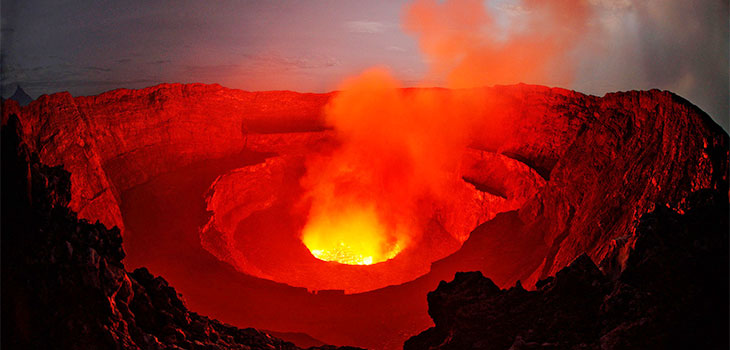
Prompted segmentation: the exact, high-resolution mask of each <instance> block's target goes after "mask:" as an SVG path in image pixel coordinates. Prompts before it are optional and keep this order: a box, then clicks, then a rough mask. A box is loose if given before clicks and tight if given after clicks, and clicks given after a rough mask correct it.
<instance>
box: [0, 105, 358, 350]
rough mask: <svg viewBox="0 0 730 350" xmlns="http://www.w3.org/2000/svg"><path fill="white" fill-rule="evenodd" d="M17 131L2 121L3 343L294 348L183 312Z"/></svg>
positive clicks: (66, 177)
mask: <svg viewBox="0 0 730 350" xmlns="http://www.w3.org/2000/svg"><path fill="white" fill-rule="evenodd" d="M21 130H22V129H21V127H20V122H19V120H18V119H17V118H16V117H15V116H9V118H8V119H7V124H6V125H4V126H3V127H2V169H3V176H2V189H3V190H2V207H3V216H2V243H3V244H2V267H3V273H2V295H3V308H2V320H3V322H2V331H3V334H4V336H3V337H2V347H3V348H8V349H10V348H24V349H28V348H36V349H50V348H54V349H89V348H93V349H282V350H296V349H299V348H298V347H296V346H295V345H294V344H292V343H288V342H285V341H282V340H280V339H277V338H274V337H272V336H270V335H268V334H266V333H263V332H260V331H258V330H256V329H253V328H248V329H239V328H236V327H233V326H230V325H227V324H224V323H221V322H219V321H217V320H214V319H210V318H208V317H205V316H201V315H199V314H197V313H194V312H191V311H189V310H188V309H187V308H186V306H185V302H184V300H183V299H182V297H181V295H179V294H178V293H177V292H176V291H175V289H174V288H173V287H171V286H170V285H169V284H168V283H167V281H165V280H164V279H163V278H162V277H155V276H153V275H152V274H150V273H149V271H147V269H146V268H139V269H137V270H135V271H133V272H127V271H125V269H124V265H123V264H122V259H123V258H124V256H125V253H124V250H123V248H122V237H121V234H120V231H119V229H118V228H116V227H115V228H112V229H107V228H106V227H105V226H104V225H103V224H101V223H100V222H99V221H97V222H96V223H89V222H88V221H87V220H84V219H81V220H79V219H78V217H77V214H76V213H75V212H73V211H71V210H70V209H69V208H68V204H69V202H70V201H71V182H70V174H69V173H68V172H66V171H65V170H64V169H63V168H62V167H60V166H56V167H49V166H46V165H44V164H42V163H40V162H39V156H38V154H37V153H34V152H31V151H30V148H29V147H28V146H27V145H25V144H24V143H23V142H22V139H21V138H20V133H21ZM312 349H335V347H331V346H323V347H317V348H312ZM339 349H348V348H347V347H344V348H339ZM349 349H354V348H349Z"/></svg>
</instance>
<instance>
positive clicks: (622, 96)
mask: <svg viewBox="0 0 730 350" xmlns="http://www.w3.org/2000/svg"><path fill="white" fill-rule="evenodd" d="M478 91H481V92H483V96H484V104H485V109H484V110H485V111H484V115H482V116H480V118H479V119H480V120H482V121H483V122H482V123H481V124H480V125H479V126H478V127H476V128H475V134H474V137H473V139H472V140H471V141H472V142H471V144H470V149H468V150H466V152H465V156H464V159H463V161H462V164H463V166H462V172H463V178H464V180H465V181H466V182H467V183H469V185H470V186H472V187H473V188H474V189H476V191H477V192H480V193H481V194H482V197H483V198H482V200H481V202H480V205H482V204H483V205H485V207H484V208H480V210H479V211H473V212H471V211H465V212H463V213H460V214H463V216H464V217H473V218H474V220H471V219H469V220H471V221H473V223H472V224H471V225H472V226H477V224H479V226H477V227H476V228H475V229H474V230H473V231H469V229H467V230H466V231H465V232H470V233H469V234H468V239H466V241H464V244H463V246H462V247H461V248H460V249H459V250H458V251H457V252H455V253H454V254H451V255H450V256H448V257H446V258H443V259H441V260H439V261H436V262H434V263H433V264H432V265H431V266H430V269H429V266H426V265H424V266H423V272H424V273H425V274H424V275H423V276H421V277H420V278H418V279H416V280H414V281H411V282H408V283H404V284H403V285H401V286H392V287H389V288H383V289H381V290H376V291H372V292H370V293H364V294H363V295H352V296H342V297H341V298H338V299H337V302H336V303H331V304H326V305H327V308H328V309H327V310H328V313H329V314H330V316H328V317H329V318H328V319H324V318H322V317H320V316H321V315H319V314H318V313H317V312H318V310H320V307H321V305H320V304H316V305H314V304H313V306H309V305H307V304H306V303H302V305H301V306H297V307H301V309H298V310H299V311H301V314H306V315H309V316H307V317H308V318H307V317H304V318H302V320H300V321H299V323H296V322H295V321H291V320H287V323H286V324H285V325H282V328H281V329H290V330H301V331H305V332H307V333H310V334H312V335H315V336H316V337H317V338H319V339H323V340H327V336H328V335H331V334H330V333H327V332H331V333H332V334H338V335H346V336H347V337H348V339H357V342H359V344H367V345H372V346H375V347H382V344H384V343H382V342H379V341H380V340H381V339H385V340H387V344H394V343H397V344H400V343H402V340H401V339H405V338H407V337H408V336H409V335H411V334H412V333H411V334H408V333H409V332H414V331H417V330H420V329H423V328H425V327H427V326H428V321H427V318H426V317H425V310H426V308H425V303H423V301H422V299H421V297H420V296H421V295H422V294H425V293H426V292H427V291H429V290H433V289H434V288H435V287H436V285H437V284H438V282H439V281H440V280H442V279H450V278H451V277H452V276H453V275H454V272H456V271H481V272H483V274H484V275H486V276H489V277H490V278H491V279H492V280H493V281H494V283H495V284H496V285H497V286H499V287H507V286H511V285H514V283H515V282H516V281H517V280H521V281H522V284H523V285H524V286H525V288H526V289H528V290H529V289H532V288H533V286H534V285H535V284H536V282H537V281H538V280H541V279H544V278H546V277H548V276H551V275H554V274H556V273H557V271H560V269H562V268H563V267H565V266H567V265H568V264H570V262H571V261H573V260H575V259H576V258H577V257H579V256H581V255H582V254H584V253H585V254H587V255H588V257H589V258H590V259H591V260H592V261H596V262H602V263H601V264H600V266H601V268H602V269H603V272H604V273H605V274H608V275H611V276H614V274H616V273H618V272H617V271H622V269H624V268H625V265H626V261H627V256H628V252H629V251H630V249H632V248H633V247H634V245H635V244H636V239H637V235H636V234H635V232H634V228H635V227H636V223H637V221H638V218H640V217H641V216H642V215H643V214H645V213H647V212H649V211H652V210H655V209H656V206H657V203H659V206H661V205H662V204H661V203H678V204H677V209H678V210H680V211H681V210H686V208H685V206H686V203H684V204H683V201H685V200H686V198H688V196H689V194H690V193H692V192H694V191H698V190H702V189H714V190H717V191H719V192H720V193H727V192H728V157H729V152H728V135H727V134H726V133H725V132H724V131H722V130H721V129H720V127H719V126H717V125H716V124H714V122H713V121H712V120H711V119H710V118H709V117H708V116H707V115H706V114H705V113H704V112H702V111H701V110H699V109H698V108H697V107H695V106H694V105H692V104H691V103H689V102H688V101H686V100H684V99H682V98H680V97H678V96H676V95H674V94H672V93H670V92H664V91H656V90H652V91H641V92H636V91H634V92H622V93H615V94H608V95H606V96H604V97H596V96H587V95H583V94H580V93H577V92H573V91H567V90H563V89H550V88H545V87H539V86H529V85H515V86H500V87H494V88H485V89H482V90H478ZM329 98H330V95H328V94H297V93H292V92H265V93H251V92H244V91H237V90H231V89H226V88H223V87H220V86H217V85H201V84H193V85H179V84H165V85H159V86H155V87H151V88H147V89H142V90H123V89H122V90H114V91H110V92H107V93H104V94H101V95H99V96H92V97H75V98H74V97H71V96H70V95H69V94H67V93H60V94H54V95H51V96H41V97H40V98H38V99H37V100H36V101H34V102H32V103H31V104H30V105H28V106H26V107H22V108H21V107H20V106H18V105H17V104H16V103H15V102H13V101H7V102H6V103H4V104H3V122H6V121H7V120H8V116H9V115H11V114H17V115H18V116H19V117H20V120H21V121H22V122H23V125H24V128H23V132H22V135H23V137H22V139H23V140H24V141H25V142H26V143H27V144H28V147H29V149H30V150H31V151H36V152H37V153H38V154H39V157H40V160H41V161H42V162H44V163H46V164H49V165H64V167H65V168H66V169H67V170H69V171H70V172H71V179H70V180H71V184H72V185H71V191H70V193H71V197H70V202H69V205H70V207H71V208H72V209H73V210H75V211H78V212H79V216H80V217H81V218H86V219H89V220H91V221H92V222H93V221H95V220H100V221H101V222H102V223H104V224H106V225H107V226H108V227H111V226H114V225H116V226H118V227H119V228H120V229H121V232H122V233H124V229H125V228H124V226H123V223H124V221H123V218H122V215H123V214H124V213H122V212H121V210H120V209H119V208H120V201H121V197H122V194H123V193H125V192H126V191H130V189H132V188H133V187H135V186H139V185H141V184H144V183H146V182H147V181H148V180H150V179H154V178H155V177H157V176H161V175H162V174H166V173H169V172H174V171H176V169H180V168H181V167H183V166H185V165H188V164H193V163H195V162H198V161H201V160H210V159H215V158H220V157H224V156H233V155H236V154H238V153H239V152H241V150H243V149H246V150H249V151H257V152H260V155H263V156H262V160H261V161H260V162H261V163H259V164H258V165H257V164H252V165H251V166H246V167H243V168H240V169H238V170H235V169H234V170H233V172H232V173H245V174H247V176H250V177H247V179H249V180H251V183H252V184H257V186H258V187H259V188H257V189H255V190H252V192H251V194H252V197H251V198H255V199H256V198H258V199H257V201H258V200H260V203H258V202H257V203H250V204H251V208H254V209H256V210H258V211H259V213H261V212H262V211H264V212H265V211H266V210H267V208H270V207H269V204H270V203H269V202H270V201H271V200H272V198H273V197H272V196H274V197H277V195H276V194H275V193H270V191H269V188H268V187H267V186H269V185H270V184H271V182H270V180H276V179H278V178H279V174H277V173H275V172H274V173H271V176H269V175H267V174H266V173H257V172H256V171H257V169H259V170H266V169H269V168H270V167H267V166H262V165H261V164H265V163H264V162H265V160H264V159H263V158H268V159H270V162H279V161H280V160H283V162H284V163H286V164H285V165H286V166H283V167H282V168H287V167H290V166H291V165H292V164H291V163H289V162H288V161H287V160H289V159H301V155H302V154H306V152H309V151H310V150H312V149H317V148H321V147H326V145H327V144H328V142H330V139H331V136H330V135H329V133H330V131H327V130H325V128H324V126H323V123H322V121H321V116H320V111H321V108H322V106H324V105H325V104H326V103H327V101H328V100H329ZM323 145H324V146H323ZM274 155H278V156H280V158H279V157H277V158H274V157H273V156H274ZM221 175H225V174H221ZM267 181H268V182H267ZM222 183H223V182H221V184H222ZM231 184H232V185H235V186H237V185H238V184H236V183H233V182H232V183H231ZM261 184H263V187H262V185H261ZM210 185H213V183H211V184H210ZM235 186H229V187H231V188H235ZM215 194H216V193H213V194H212V197H211V198H216V199H214V200H213V202H216V201H218V202H220V203H218V204H216V206H219V207H220V208H228V207H235V206H236V205H238V203H236V202H235V198H234V200H230V199H231V198H229V197H230V196H226V194H225V193H223V192H221V193H217V195H218V197H215ZM190 198H200V201H201V203H202V201H203V196H202V195H197V194H195V195H194V196H191V197H190ZM226 198H228V199H226ZM278 200H280V198H278V197H277V198H276V199H275V202H276V201H278ZM221 201H222V202H221ZM223 202H225V203H223ZM275 202H274V203H275ZM232 204H233V205H232ZM273 206H274V207H275V206H276V204H274V205H273ZM203 207H204V204H203ZM249 209H250V208H249ZM259 209H262V210H259ZM214 211H215V210H214ZM224 211H226V210H224ZM485 213H486V214H488V215H484V214H485ZM162 214H165V213H164V212H162ZM238 214H240V212H239V213H238ZM196 215H197V214H196ZM244 216H245V215H244ZM270 217H276V216H273V215H269V216H266V215H259V217H258V218H257V219H259V220H261V218H270ZM247 218H248V219H249V220H250V219H251V218H250V217H245V218H239V219H237V220H235V221H236V222H233V221H230V219H231V217H223V216H221V217H218V216H217V215H214V216H212V217H211V218H210V219H211V221H212V222H217V221H218V220H220V223H222V224H223V223H225V224H226V225H221V226H230V227H235V226H236V225H237V224H238V223H239V222H240V221H241V220H243V219H247ZM443 219H444V222H441V224H442V225H444V224H445V223H449V224H448V225H452V226H453V227H458V226H460V225H461V226H463V223H464V222H466V221H469V220H465V219H463V218H459V217H454V218H450V217H444V218H443ZM166 220H170V221H173V220H176V218H166ZM226 220H228V221H226ZM484 220H486V222H483V223H482V221H484ZM269 221H271V220H269ZM471 221H470V222H471ZM203 223H204V222H203ZM448 225H444V226H448ZM155 227H163V228H164V227H165V225H160V226H155ZM460 230H462V231H464V230H463V227H462V229H460ZM191 231H192V232H194V237H193V239H189V238H185V240H184V241H185V242H188V241H193V242H194V244H197V245H198V247H199V245H200V244H201V243H202V244H203V245H205V244H208V248H210V249H209V250H208V251H211V252H213V253H214V254H215V255H216V256H218V258H219V259H221V260H224V261H228V262H231V264H232V265H234V266H235V264H236V262H235V261H236V259H238V257H235V256H233V255H231V256H227V255H226V254H231V252H234V253H235V249H233V250H231V249H228V248H226V249H222V248H221V247H226V246H227V245H230V244H229V243H230V242H229V241H226V240H225V239H224V238H226V237H230V235H231V232H219V234H220V235H217V236H216V235H213V236H210V235H205V234H204V235H203V237H202V238H203V242H201V241H200V237H198V231H197V227H193V228H192V230H191ZM146 234H155V231H154V230H150V232H149V233H146ZM252 234H256V232H253V233H252ZM462 238H466V237H462ZM158 243H159V244H163V243H165V242H162V241H160V242H158ZM437 243H439V242H437ZM176 247H177V248H176V249H178V248H179V245H178V246H176ZM212 247H214V248H212ZM456 248H458V247H456ZM456 248H454V249H456ZM156 249H163V248H156ZM239 251H241V250H239ZM243 253H245V251H244V252H243ZM176 254H177V252H176V251H173V250H170V251H169V252H168V254H156V256H155V259H158V260H159V259H165V257H168V256H169V257H168V258H167V259H169V261H167V262H166V264H167V265H172V264H176V265H179V264H181V262H180V261H178V260H177V255H176ZM284 256H285V257H287V258H288V257H289V255H284ZM277 257H279V255H277ZM611 257H618V258H616V259H613V258H611ZM244 258H245V262H246V263H248V264H252V261H251V259H250V257H244ZM239 261H244V260H241V259H239ZM252 265H255V264H252ZM159 266H165V264H162V263H161V264H159ZM254 268H258V266H254ZM190 270H191V271H192V270H193V269H190ZM290 270H291V269H290ZM315 270H316V271H319V267H318V268H317V269H315ZM251 271H254V269H252V270H251ZM289 272H290V273H291V272H292V271H289ZM190 273H192V272H189V273H188V272H186V274H185V276H184V277H185V278H193V277H190ZM206 273H210V271H206ZM419 273H420V272H419ZM225 275H226V276H232V274H225ZM261 276H264V273H262V274H261ZM199 277H201V276H199ZM181 278H183V277H181ZM231 278H233V277H231ZM375 278H377V276H375ZM246 281H248V280H246ZM249 282H250V281H249ZM210 283H219V282H218V281H211V282H210ZM247 283H248V282H247ZM292 283H293V282H292ZM248 284H250V283H248ZM248 284H244V283H242V284H241V286H244V285H248ZM293 284H294V283H293ZM373 285H374V284H373ZM219 287H220V288H233V287H230V286H229V284H228V283H225V282H220V285H219ZM237 288H238V287H237ZM245 288H246V287H240V288H239V289H240V291H231V292H230V293H229V294H221V295H236V294H237V293H239V294H240V293H243V291H244V290H245ZM277 288H278V287H277ZM282 288H283V287H282ZM282 290H283V289H282ZM210 293H211V294H210V295H209V294H205V293H204V292H200V293H198V296H199V298H200V300H204V301H207V300H208V299H209V298H210V297H211V295H213V293H214V292H213V291H211V292H210ZM251 293H253V291H251ZM282 295H288V294H286V293H284V292H282ZM216 296H219V295H217V294H216ZM307 298H309V296H308V295H305V296H302V300H309V299H307ZM234 299H235V298H234ZM234 299H231V300H230V301H227V302H226V303H223V304H225V306H221V307H218V308H217V309H216V312H217V316H218V317H224V318H225V319H230V320H239V321H240V322H241V323H242V324H244V323H245V324H248V323H252V322H254V323H255V322H258V320H259V319H265V320H267V322H268V321H270V320H271V319H274V318H276V315H271V314H270V313H272V312H274V311H270V310H262V311H261V314H263V315H265V316H260V317H259V318H258V319H256V318H255V317H258V316H256V315H253V314H246V313H245V311H246V310H247V309H250V308H253V307H259V306H260V303H255V302H251V303H249V304H247V301H240V300H238V301H236V300H234ZM320 299H322V300H324V299H326V298H325V297H324V296H321V297H320ZM363 300H368V301H369V302H373V301H375V300H380V303H381V304H378V305H380V307H368V308H362V310H360V309H359V313H360V314H361V316H359V318H357V317H358V316H357V315H355V316H352V315H347V317H344V316H343V317H339V316H337V317H336V316H335V315H340V316H342V315H345V314H346V313H348V312H349V310H352V309H353V308H358V307H360V306H358V305H361V304H362V302H363ZM234 301H236V303H240V305H239V304H236V303H234ZM270 301H271V303H274V302H276V301H275V300H273V299H272V300H270ZM280 303H282V305H277V306H276V307H273V306H272V307H271V310H287V311H286V312H288V311H289V308H290V307H292V306H290V305H285V304H286V302H285V301H280ZM201 304H203V303H202V302H201ZM254 304H256V305H254ZM267 305H268V304H267ZM322 305H324V302H323V304H322ZM394 310H396V311H394ZM397 310H405V311H403V312H401V313H399V314H397V315H394V313H397V312H398V311H397ZM277 312H280V311H277ZM241 315H244V316H245V317H244V316H241ZM257 315H258V314H257ZM281 318H283V316H282V317H281ZM345 319H346V320H348V322H349V321H350V320H351V321H352V322H351V323H352V324H358V325H359V327H351V326H348V325H347V324H346V323H347V322H341V321H336V320H345ZM382 319H387V320H388V321H387V322H388V324H387V325H385V324H383V323H382V322H381V321H380V320H382ZM244 321H245V322H244ZM292 322H293V323H292ZM327 322H329V323H327ZM276 326H277V325H272V326H267V327H269V328H271V329H277V328H276ZM373 329H377V330H378V331H379V332H380V334H382V337H381V338H380V339H374V338H373V337H372V336H371V335H370V334H368V331H366V330H373ZM386 333H387V334H386Z"/></svg>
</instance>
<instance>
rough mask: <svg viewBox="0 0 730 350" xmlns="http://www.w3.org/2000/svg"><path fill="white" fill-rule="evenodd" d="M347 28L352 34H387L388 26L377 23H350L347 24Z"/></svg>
mask: <svg viewBox="0 0 730 350" xmlns="http://www.w3.org/2000/svg"><path fill="white" fill-rule="evenodd" d="M345 27H346V28H347V30H348V31H349V32H351V33H365V34H378V33H383V32H385V30H386V29H387V27H388V26H387V25H386V24H384V23H380V22H375V21H349V22H345Z"/></svg>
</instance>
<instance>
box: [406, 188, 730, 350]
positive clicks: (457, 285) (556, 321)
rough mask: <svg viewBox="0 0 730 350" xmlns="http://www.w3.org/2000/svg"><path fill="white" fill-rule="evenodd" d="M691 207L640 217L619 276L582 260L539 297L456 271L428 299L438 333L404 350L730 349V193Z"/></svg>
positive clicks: (697, 198)
mask: <svg viewBox="0 0 730 350" xmlns="http://www.w3.org/2000/svg"><path fill="white" fill-rule="evenodd" d="M685 208H686V209H684V210H683V212H684V214H679V213H677V212H676V207H675V209H674V210H673V209H670V208H668V207H667V206H663V205H659V206H657V209H656V210H655V211H653V212H651V213H648V214H645V215H644V216H642V218H641V220H640V222H639V224H638V228H637V230H636V233H635V235H636V238H635V245H634V246H633V248H631V249H630V253H629V256H628V260H627V261H626V262H625V263H624V264H623V268H622V269H620V270H619V271H611V270H610V269H609V271H607V273H606V274H604V273H603V272H602V271H601V270H599V269H598V267H597V266H596V265H595V264H594V263H593V261H591V259H590V258H589V257H588V256H587V255H581V256H580V257H578V258H577V259H576V260H575V261H573V262H572V263H571V264H570V265H569V266H567V267H565V268H563V269H562V270H560V271H558V273H557V274H556V276H555V277H550V278H548V279H545V280H541V281H539V282H538V283H537V286H536V287H537V290H535V291H527V290H525V289H523V288H522V285H521V284H519V283H517V285H516V286H514V287H512V288H509V289H502V290H500V288H499V287H497V286H496V285H495V284H494V283H493V282H492V281H491V280H490V279H488V278H485V277H483V276H482V274H481V273H480V272H460V273H457V274H456V275H455V276H454V280H453V281H451V282H448V283H447V282H443V281H442V282H441V283H440V284H439V286H438V288H437V289H436V290H434V291H433V292H430V293H429V294H428V307H429V308H428V312H429V315H431V317H432V318H433V320H434V323H435V327H433V328H430V329H428V330H426V331H424V332H422V333H421V334H419V335H417V336H414V337H413V338H411V339H409V340H408V341H407V342H406V343H405V346H404V349H405V350H416V349H515V350H516V349H670V348H672V349H673V348H676V349H726V348H727V347H728V336H729V335H730V333H729V330H728V329H729V328H728V327H729V326H730V325H729V324H728V310H729V309H728V308H729V305H728V292H729V290H728V283H727V277H728V273H729V271H728V262H729V260H728V197H727V193H726V192H724V193H719V192H716V191H700V192H695V193H693V194H692V195H691V196H690V197H689V198H688V199H687V200H686V201H685ZM607 259H608V260H616V259H620V257H619V256H618V255H611V256H609V257H607ZM603 265H605V266H618V265H619V263H618V262H615V261H614V262H611V263H609V262H606V263H604V264H603ZM616 272H618V273H616ZM612 275H613V276H614V277H612Z"/></svg>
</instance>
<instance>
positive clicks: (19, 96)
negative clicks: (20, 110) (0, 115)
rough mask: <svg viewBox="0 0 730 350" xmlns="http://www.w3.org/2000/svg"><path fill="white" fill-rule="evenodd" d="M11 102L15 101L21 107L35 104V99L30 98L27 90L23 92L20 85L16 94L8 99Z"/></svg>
mask: <svg viewBox="0 0 730 350" xmlns="http://www.w3.org/2000/svg"><path fill="white" fill-rule="evenodd" d="M8 99H9V100H13V101H15V102H18V104H19V105H21V106H27V105H28V104H29V103H31V102H33V98H32V97H30V96H29V95H28V94H27V93H26V92H25V90H23V89H22V88H21V87H20V85H18V87H17V88H16V89H15V93H13V95H12V96H10V97H8Z"/></svg>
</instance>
